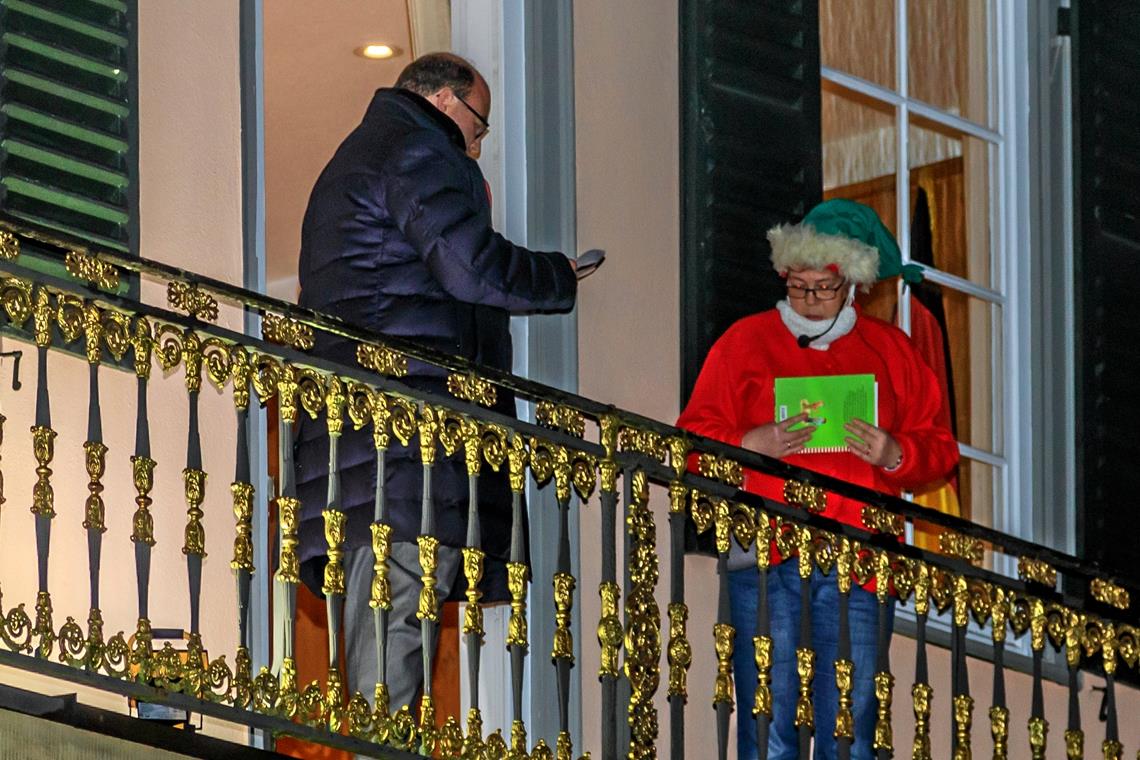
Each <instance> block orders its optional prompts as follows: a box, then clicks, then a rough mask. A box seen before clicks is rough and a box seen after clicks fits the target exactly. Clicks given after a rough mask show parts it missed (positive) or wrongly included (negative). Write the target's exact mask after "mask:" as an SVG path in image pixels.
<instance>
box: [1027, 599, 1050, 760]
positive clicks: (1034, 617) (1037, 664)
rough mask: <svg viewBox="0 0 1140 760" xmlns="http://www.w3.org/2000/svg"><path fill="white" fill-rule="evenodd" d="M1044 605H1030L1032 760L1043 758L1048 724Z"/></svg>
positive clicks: (1036, 602)
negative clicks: (1043, 672) (1045, 688)
mask: <svg viewBox="0 0 1140 760" xmlns="http://www.w3.org/2000/svg"><path fill="white" fill-rule="evenodd" d="M1045 623H1046V620H1045V605H1044V604H1043V603H1042V602H1041V600H1040V599H1034V600H1033V601H1032V602H1031V603H1030V619H1029V631H1030V645H1031V647H1032V649H1033V699H1032V704H1031V707H1030V712H1029V716H1030V717H1029V748H1030V752H1031V754H1032V757H1033V760H1040V759H1041V758H1044V757H1045V747H1046V738H1047V736H1048V734H1049V723H1048V721H1046V720H1045V690H1044V686H1043V684H1042V680H1041V667H1042V658H1043V656H1044V653H1045Z"/></svg>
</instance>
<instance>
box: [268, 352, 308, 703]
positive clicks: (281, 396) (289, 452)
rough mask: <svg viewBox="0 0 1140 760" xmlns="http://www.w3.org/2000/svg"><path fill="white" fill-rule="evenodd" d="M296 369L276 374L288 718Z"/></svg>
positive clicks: (295, 561)
mask: <svg viewBox="0 0 1140 760" xmlns="http://www.w3.org/2000/svg"><path fill="white" fill-rule="evenodd" d="M297 391H298V386H297V371H296V369H294V368H293V367H292V366H291V365H289V364H283V365H282V366H281V371H280V373H279V375H278V377H277V415H278V440H279V443H278V448H279V451H280V460H279V461H280V465H279V467H278V472H279V473H280V478H281V489H280V495H279V496H278V498H277V522H278V526H279V534H280V535H279V545H280V551H279V558H278V563H277V573H276V574H275V575H274V580H275V581H276V584H277V591H278V593H277V596H278V598H279V599H280V601H281V608H282V615H281V617H280V618H278V621H277V624H278V626H279V630H278V636H277V638H278V639H279V641H280V643H281V646H280V647H275V651H274V660H275V662H274V667H273V670H274V671H276V673H277V678H278V696H277V705H276V709H277V712H278V713H279V714H281V715H283V716H285V717H287V718H292V717H294V716H296V714H297V710H298V699H299V694H298V690H297V666H296V662H295V661H294V659H293V656H294V650H295V641H294V638H295V630H296V620H297V584H299V583H300V582H301V576H300V564H299V558H298V555H297V546H298V543H299V540H298V538H297V529H298V526H299V525H300V519H301V502H300V500H299V499H298V498H297V484H296V473H295V472H294V470H293V428H294V425H296V423H297Z"/></svg>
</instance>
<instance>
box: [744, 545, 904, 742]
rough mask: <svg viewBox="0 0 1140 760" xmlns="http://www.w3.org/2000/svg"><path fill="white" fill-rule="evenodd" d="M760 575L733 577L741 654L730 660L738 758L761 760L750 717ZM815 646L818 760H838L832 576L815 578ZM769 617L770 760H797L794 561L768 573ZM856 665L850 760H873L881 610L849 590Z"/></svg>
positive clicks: (869, 597) (890, 609)
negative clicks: (735, 708)
mask: <svg viewBox="0 0 1140 760" xmlns="http://www.w3.org/2000/svg"><path fill="white" fill-rule="evenodd" d="M759 578H760V575H759V572H758V571H757V570H756V568H755V567H749V568H745V569H743V570H734V571H732V572H730V573H729V574H728V592H729V599H730V606H731V608H732V624H733V626H734V627H735V628H736V646H735V649H734V653H733V658H732V667H733V673H734V676H735V681H736V704H737V724H736V726H737V756H738V757H739V758H740V760H751V758H755V757H757V749H756V721H755V720H754V716H753V715H752V703H753V697H754V695H755V693H756V660H755V654H754V651H755V650H754V647H753V645H752V637H753V636H755V635H756V609H757V604H758V602H759V599H758V597H757V594H758V591H759ZM810 583H811V646H812V649H814V650H815V678H814V679H813V681H812V694H813V696H812V706H813V709H814V711H815V760H831V758H834V757H835V737H834V731H835V715H836V713H837V712H838V703H839V693H838V691H837V690H836V688H835V664H834V663H835V658H836V650H837V648H838V645H839V589H838V587H837V584H836V582H835V573H834V571H832V574H831V575H830V576H825V575H823V574H822V573H821V572H820V571H819V570H818V569H816V570H815V571H814V572H813V574H812V577H811V581H810ZM768 609H769V615H770V618H769V619H770V621H771V636H772V661H773V662H772V687H771V688H772V722H771V725H770V728H769V733H768V760H793V759H794V758H796V757H797V756H798V752H799V741H798V738H797V730H796V727H795V725H794V720H795V714H796V699H797V698H798V696H799V677H798V676H797V674H796V647H797V646H798V645H799V638H800V576H799V567H798V563H797V562H796V561H794V560H793V561H788V562H781V563H780V564H778V565H776V566H775V567H773V568H771V569H770V570H769V571H768ZM887 614H888V622H889V624H890V625H893V624H894V602H893V601H891V602H888V605H887ZM848 620H849V630H850V632H851V661H852V662H853V663H855V675H854V688H853V690H852V697H853V701H854V705H853V712H854V717H855V742H854V744H853V745H852V747H851V757H852V758H853V760H864V759H866V760H872V758H874V756H875V752H874V749H873V748H872V747H871V742H872V739H873V737H874V732H875V720H876V713H877V710H878V701H877V700H876V699H875V682H874V675H875V660H876V658H875V655H876V651H877V646H878V631H879V604H878V600H877V599H876V598H875V595H874V594H872V593H870V592H868V591H865V590H863V589H861V588H859V587H858V586H853V588H852V589H851V597H850V601H849V603H848Z"/></svg>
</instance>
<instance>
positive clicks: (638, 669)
mask: <svg viewBox="0 0 1140 760" xmlns="http://www.w3.org/2000/svg"><path fill="white" fill-rule="evenodd" d="M632 495H633V499H632V500H631V501H630V503H629V515H628V523H627V524H628V527H629V530H628V531H627V532H628V534H629V536H630V543H631V546H632V548H633V551H632V553H631V555H629V556H630V561H629V565H630V580H631V587H630V593H629V594H628V595H627V596H626V605H625V609H626V612H627V614H628V616H629V622H628V624H627V626H626V634H625V635H626V658H625V676H626V678H627V679H628V680H629V685H630V698H629V718H628V722H629V729H630V734H629V758H630V760H646V759H647V758H651V757H656V752H657V749H656V747H657V708H656V707H655V706H654V704H653V700H654V696H655V694H656V692H657V686H658V683H659V682H660V672H659V669H660V660H661V613H660V610H659V608H658V607H657V599H656V596H655V593H656V589H657V580H658V577H659V572H658V565H657V526H656V525H655V523H654V520H653V512H652V510H650V508H649V481H648V479H647V477H646V474H645V471H644V470H641V469H637V470H634V472H633V478H632ZM729 641H730V642H731V637H730V638H729ZM718 656H719V650H718ZM729 699H731V695H730V696H729Z"/></svg>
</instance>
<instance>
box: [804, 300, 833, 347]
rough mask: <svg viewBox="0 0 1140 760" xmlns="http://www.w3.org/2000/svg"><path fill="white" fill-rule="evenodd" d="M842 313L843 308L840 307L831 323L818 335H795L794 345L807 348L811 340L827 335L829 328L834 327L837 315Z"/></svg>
mask: <svg viewBox="0 0 1140 760" xmlns="http://www.w3.org/2000/svg"><path fill="white" fill-rule="evenodd" d="M842 313H843V309H842V308H841V309H840V310H839V311H838V312H836V314H835V319H833V320H831V324H830V325H828V326H827V329H826V330H824V331H823V332H821V333H819V334H818V335H799V336H797V337H796V345H797V346H799V347H800V348H807V347H808V346H810V345H811V344H812V343H813V342H815V341H817V340H819V339H820V338H822V337H823V336H824V335H827V334H828V333H829V332H831V328H833V327H835V323H836V322H838V321H839V315H840V314H842Z"/></svg>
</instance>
